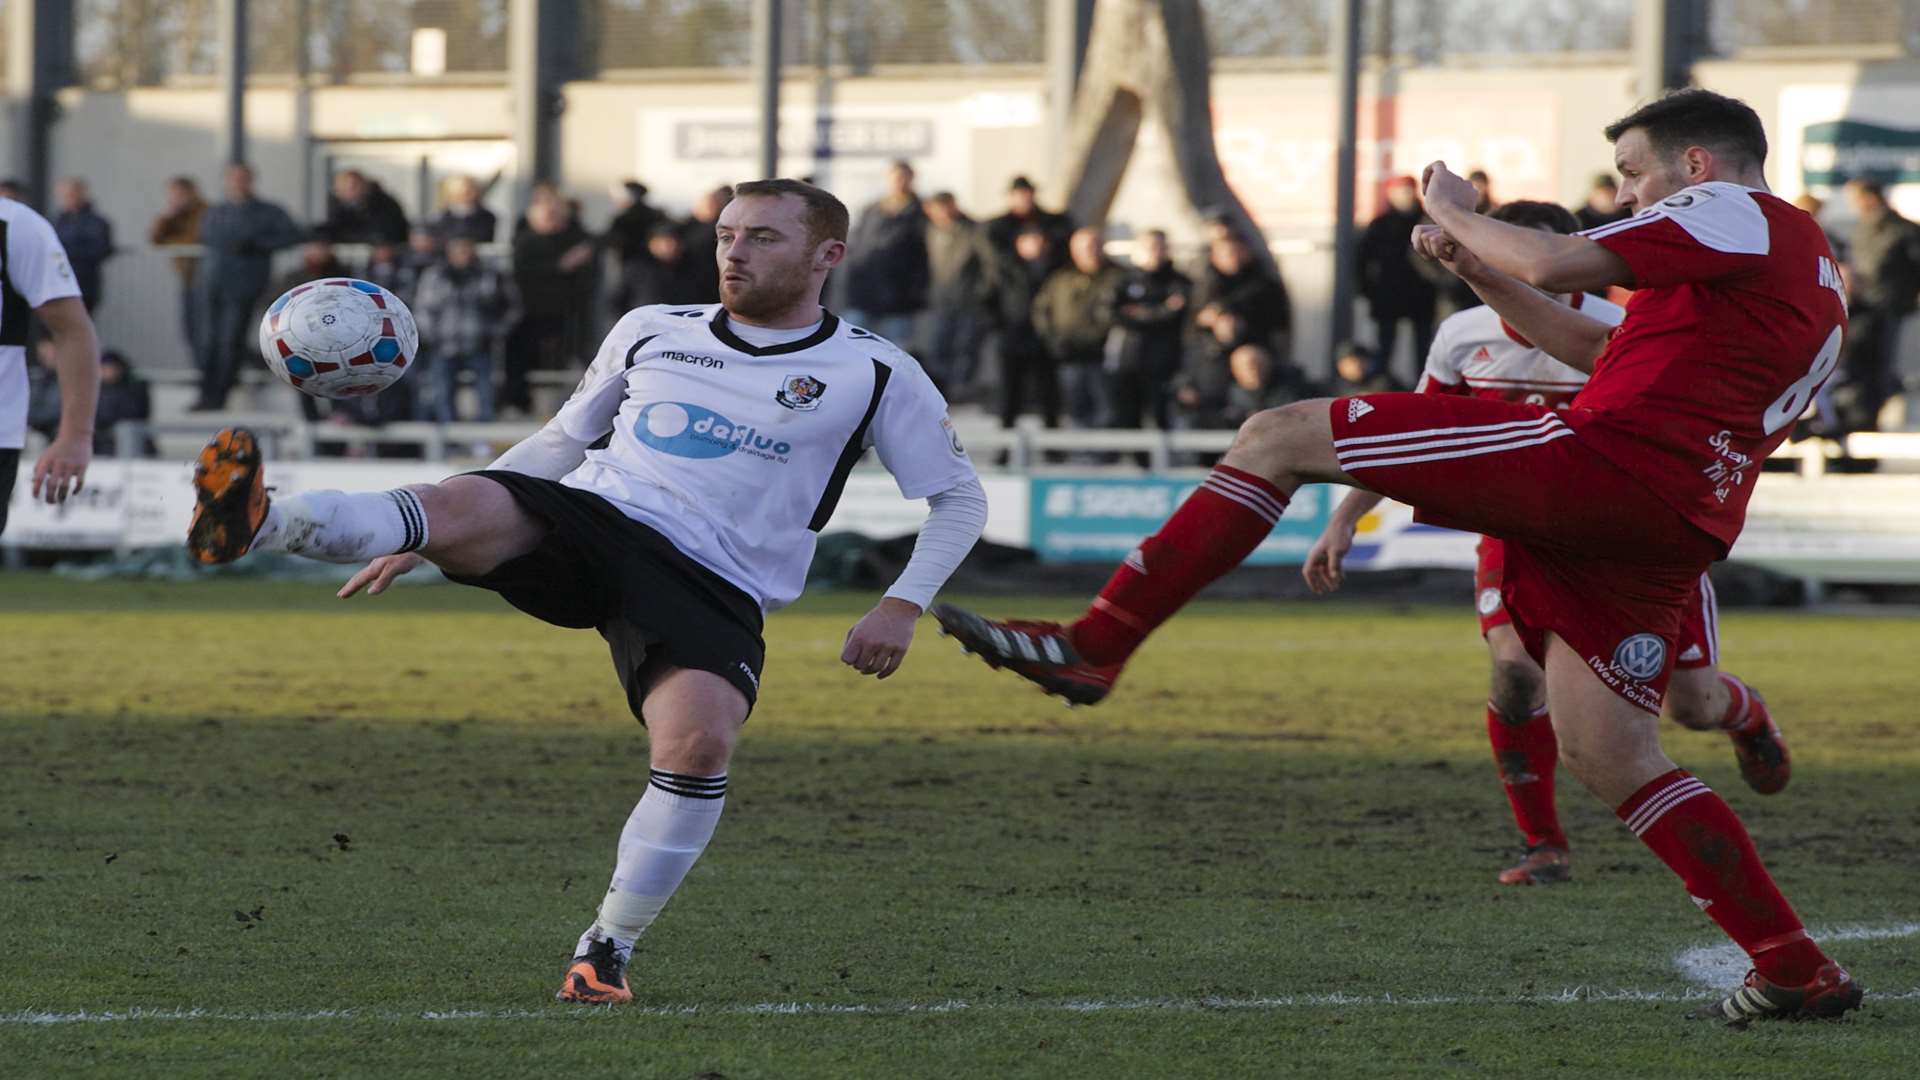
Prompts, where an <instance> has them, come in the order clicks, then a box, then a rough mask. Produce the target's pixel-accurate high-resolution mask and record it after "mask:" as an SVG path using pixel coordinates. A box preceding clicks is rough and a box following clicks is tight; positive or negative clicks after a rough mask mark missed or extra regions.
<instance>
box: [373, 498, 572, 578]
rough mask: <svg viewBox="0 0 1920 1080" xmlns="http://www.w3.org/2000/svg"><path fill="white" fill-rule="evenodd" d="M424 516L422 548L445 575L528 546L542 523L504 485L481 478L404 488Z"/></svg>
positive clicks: (487, 565)
mask: <svg viewBox="0 0 1920 1080" xmlns="http://www.w3.org/2000/svg"><path fill="white" fill-rule="evenodd" d="M407 490H408V491H411V492H413V493H414V494H415V495H417V496H418V497H419V499H420V508H421V509H422V510H423V511H425V513H426V515H427V542H426V545H425V546H424V547H423V549H422V552H423V553H424V554H425V555H426V556H427V557H428V558H430V559H432V560H433V561H434V563H435V564H437V565H438V566H439V567H440V568H441V569H443V570H446V571H448V572H450V573H456V574H464V575H470V576H477V575H480V574H485V573H487V572H488V571H490V570H492V569H493V568H495V567H496V566H499V565H500V564H501V563H503V562H505V561H507V560H508V559H511V558H514V557H515V556H518V555H523V554H525V553H526V552H528V551H531V550H533V548H534V547H535V546H537V545H538V544H539V542H540V538H541V537H542V536H543V535H545V531H546V525H545V524H544V523H542V522H540V521H539V520H537V519H535V518H533V517H532V516H530V515H529V514H527V512H526V511H525V510H522V509H521V508H520V504H519V503H518V502H516V501H515V500H514V498H513V495H512V494H511V493H510V492H508V491H507V489H506V488H504V487H502V486H501V485H499V484H497V483H495V482H494V481H492V480H489V479H487V478H486V477H483V476H455V477H450V478H448V479H446V480H442V481H441V482H440V483H438V484H412V485H409V486H408V488H407Z"/></svg>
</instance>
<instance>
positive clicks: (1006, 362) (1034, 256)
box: [994, 224, 1060, 428]
mask: <svg viewBox="0 0 1920 1080" xmlns="http://www.w3.org/2000/svg"><path fill="white" fill-rule="evenodd" d="M1052 247H1053V238H1052V235H1051V234H1050V233H1049V232H1048V231H1047V229H1046V228H1045V227H1044V226H1041V225H1038V224H1036V225H1033V226H1030V227H1029V228H1027V229H1026V230H1025V231H1024V232H1022V233H1021V234H1020V235H1019V236H1017V237H1015V238H1014V241H1013V250H1014V255H1015V261H1014V263H1013V264H1012V265H1010V266H1007V267H1005V268H1004V269H1003V272H1002V273H1000V274H998V275H996V277H995V278H994V299H995V307H996V309H997V311H998V316H999V321H1000V340H999V354H1000V385H999V391H1000V393H999V398H1000V400H999V403H998V404H999V413H1000V426H1001V427H1003V428H1010V427H1012V426H1013V422H1014V420H1015V419H1016V418H1018V417H1019V415H1020V414H1021V413H1022V412H1025V411H1027V410H1028V408H1029V407H1030V406H1035V407H1037V408H1038V409H1039V412H1040V419H1041V422H1042V423H1044V424H1046V426H1048V427H1050V428H1056V427H1059V426H1060V371H1059V366H1058V365H1057V364H1056V363H1055V362H1054V358H1053V353H1052V352H1051V351H1050V350H1048V348H1047V344H1046V342H1045V341H1043V340H1042V339H1041V337H1040V333H1039V331H1038V330H1037V329H1035V327H1034V325H1033V309H1034V300H1035V298H1036V297H1037V296H1039V294H1040V287H1041V285H1042V284H1044V283H1045V282H1046V280H1047V276H1048V275H1049V274H1051V273H1052V272H1053V270H1052V268H1053V250H1052Z"/></svg>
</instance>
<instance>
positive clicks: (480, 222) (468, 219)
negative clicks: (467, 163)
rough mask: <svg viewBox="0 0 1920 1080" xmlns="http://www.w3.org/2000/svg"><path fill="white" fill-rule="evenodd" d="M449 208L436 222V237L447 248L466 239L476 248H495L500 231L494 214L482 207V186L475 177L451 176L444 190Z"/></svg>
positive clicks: (434, 227)
mask: <svg viewBox="0 0 1920 1080" xmlns="http://www.w3.org/2000/svg"><path fill="white" fill-rule="evenodd" d="M444 190H445V192H446V196H445V197H446V205H445V207H443V208H442V209H441V211H440V216H439V217H436V218H434V219H433V236H434V239H435V240H438V241H439V242H440V243H442V244H445V243H446V242H447V241H448V240H450V239H452V238H453V237H456V236H464V237H466V238H467V239H469V240H471V241H473V242H474V243H476V244H491V243H493V238H494V236H495V235H497V233H498V231H499V221H498V220H497V219H496V218H495V217H494V216H493V211H491V210H489V209H487V208H486V207H484V206H482V205H480V185H479V184H477V183H475V182H474V180H473V177H471V176H450V177H448V178H447V181H446V185H445V188H444Z"/></svg>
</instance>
